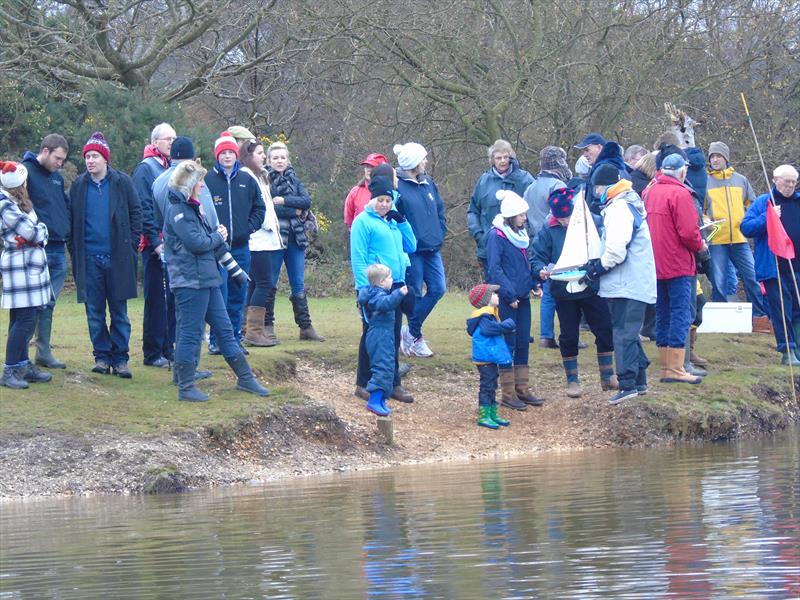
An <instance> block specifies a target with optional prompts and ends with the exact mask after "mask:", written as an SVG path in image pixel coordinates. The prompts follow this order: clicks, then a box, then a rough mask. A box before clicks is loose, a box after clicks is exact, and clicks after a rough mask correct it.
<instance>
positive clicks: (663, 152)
mask: <svg viewBox="0 0 800 600" xmlns="http://www.w3.org/2000/svg"><path fill="white" fill-rule="evenodd" d="M670 154H678V155H680V157H681V158H683V160H684V161H686V162H687V163H688V162H689V158H688V157H687V156H686V152H684V151H683V150H682V149H681V148H678V146H676V145H675V144H661V145H660V146H659V147H658V154H656V170H657V171H660V170H661V163H662V162H664V159H665V158H667V157H668V156H669V155H670Z"/></svg>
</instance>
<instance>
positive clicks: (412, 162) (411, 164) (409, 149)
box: [392, 142, 428, 171]
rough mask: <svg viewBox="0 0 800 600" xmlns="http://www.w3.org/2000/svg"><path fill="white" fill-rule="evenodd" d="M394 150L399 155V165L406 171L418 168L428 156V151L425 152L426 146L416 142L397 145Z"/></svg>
mask: <svg viewBox="0 0 800 600" xmlns="http://www.w3.org/2000/svg"><path fill="white" fill-rule="evenodd" d="M392 150H393V151H394V153H395V154H396V155H397V164H398V165H399V166H400V168H401V169H403V170H405V171H410V170H411V169H414V168H416V166H417V165H418V164H419V163H421V162H422V160H423V159H424V158H425V157H426V156H428V151H427V150H425V146H423V145H422V144H418V143H416V142H408V143H407V144H395V145H394V148H392Z"/></svg>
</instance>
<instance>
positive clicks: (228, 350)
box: [172, 287, 242, 365]
mask: <svg viewBox="0 0 800 600" xmlns="http://www.w3.org/2000/svg"><path fill="white" fill-rule="evenodd" d="M172 293H173V294H174V295H175V316H176V321H177V330H176V335H175V362H177V363H191V364H193V365H197V356H198V354H199V353H200V342H201V340H202V339H203V330H204V329H205V323H208V324H209V325H210V326H211V331H213V332H214V333H215V335H216V341H217V345H218V346H219V349H220V353H221V354H222V356H224V357H225V358H233V357H234V356H237V355H238V354H240V353H241V351H242V349H241V348H240V347H239V342H238V341H237V339H236V338H235V337H234V335H233V327H232V326H231V320H230V318H229V317H228V311H227V310H226V309H225V302H224V301H223V299H222V291H221V290H220V288H218V287H213V288H200V289H198V290H196V289H192V288H183V287H181V288H174V289H173V290H172Z"/></svg>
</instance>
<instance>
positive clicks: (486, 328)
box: [467, 283, 516, 429]
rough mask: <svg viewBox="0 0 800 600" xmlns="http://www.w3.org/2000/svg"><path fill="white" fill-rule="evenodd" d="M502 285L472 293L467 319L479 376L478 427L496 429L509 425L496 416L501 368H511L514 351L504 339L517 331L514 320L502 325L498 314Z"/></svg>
mask: <svg viewBox="0 0 800 600" xmlns="http://www.w3.org/2000/svg"><path fill="white" fill-rule="evenodd" d="M499 289H500V286H499V285H492V284H486V283H481V284H479V285H476V286H475V287H474V288H472V289H471V290H470V292H469V302H470V304H472V306H474V307H475V310H473V311H472V314H471V315H470V317H469V319H467V333H469V335H470V336H471V337H472V362H473V363H474V364H475V366H476V367H477V368H478V373H479V374H480V387H479V390H478V425H480V426H481V427H488V428H489V429H497V428H498V427H499V426H501V425H502V426H503V427H507V426H508V425H509V424H510V421H507V420H506V419H502V418H500V417H499V416H498V415H497V400H496V399H495V393H496V392H497V378H498V375H499V371H498V365H508V366H510V365H511V351H510V350H509V349H508V345H507V344H506V340H505V338H504V336H505V335H506V334H508V333H511V332H513V331H514V329H515V328H516V324H515V323H514V320H513V319H506V320H505V321H502V322H501V321H500V317H499V313H498V310H497V307H498V305H499V304H500V298H499V297H498V296H497V290H499Z"/></svg>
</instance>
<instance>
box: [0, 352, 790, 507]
mask: <svg viewBox="0 0 800 600" xmlns="http://www.w3.org/2000/svg"><path fill="white" fill-rule="evenodd" d="M475 384H476V382H475V378H474V377H471V376H470V377H466V376H465V375H464V374H463V373H451V372H447V371H446V370H441V371H434V372H431V373H426V374H425V376H421V375H416V376H415V375H412V376H410V377H409V379H408V381H407V387H408V388H409V389H410V390H411V391H412V392H413V393H414V394H415V395H416V396H417V402H415V403H414V404H410V405H405V404H399V403H392V405H393V408H394V414H393V423H394V434H395V445H394V446H392V447H387V446H385V445H384V443H383V439H382V437H381V435H380V434H379V433H378V431H377V429H376V426H375V418H374V416H372V415H370V414H369V413H367V412H366V411H365V410H364V405H363V402H361V401H359V400H357V399H356V398H354V397H353V396H352V389H353V388H352V374H351V373H345V372H341V371H337V370H336V369H334V368H332V367H330V366H329V365H325V364H319V363H315V364H313V365H312V364H309V363H304V362H299V363H298V365H297V369H296V379H295V380H294V385H295V387H296V388H297V389H298V391H299V392H301V393H302V394H303V395H304V396H305V397H306V398H307V400H306V401H305V402H304V403H302V404H298V405H287V406H284V407H282V408H281V409H280V410H277V411H273V412H271V413H260V414H254V415H252V416H251V417H249V418H248V419H244V420H241V421H240V422H238V423H235V424H232V425H228V426H225V427H207V428H204V429H201V430H197V431H190V432H173V433H165V434H160V435H157V436H134V435H129V434H121V433H119V432H115V431H113V430H101V431H93V432H91V433H89V434H85V435H80V436H69V435H64V434H58V433H54V432H48V431H37V432H33V433H31V434H30V435H25V436H22V435H14V436H6V437H4V438H3V439H0V461H1V462H2V463H3V465H4V468H3V470H2V472H0V497H3V498H19V497H32V496H48V495H55V494H86V493H142V492H148V491H153V492H156V491H157V492H168V491H181V490H185V489H191V488H199V487H209V486H219V485H229V484H236V483H247V482H254V481H255V482H258V481H269V480H274V479H279V478H284V477H292V476H300V475H308V474H315V473H326V472H335V471H349V470H362V469H369V468H380V467H384V466H388V465H395V464H410V463H419V462H439V461H460V460H470V459H476V458H491V457H508V456H518V455H525V454H532V453H536V452H541V451H564V450H574V449H583V448H590V447H641V446H653V445H658V444H669V443H674V442H681V441H692V442H696V441H719V440H728V439H735V438H739V437H744V436H753V435H760V434H767V433H771V432H774V431H776V430H779V429H781V428H784V427H786V426H787V425H789V424H791V423H792V422H797V421H798V420H800V411H798V407H797V406H796V405H794V404H793V401H792V399H791V396H790V395H789V392H788V390H784V391H781V390H779V389H777V388H775V387H772V386H769V385H758V386H755V387H754V388H753V389H752V390H751V393H752V402H750V403H748V402H744V403H741V406H740V408H739V409H737V410H735V411H731V410H719V411H716V412H715V411H714V410H696V411H692V410H688V411H687V410H679V408H677V407H675V406H674V405H673V404H670V403H667V402H660V401H659V388H658V385H656V386H653V389H652V390H651V393H650V394H648V395H647V396H644V397H641V398H639V399H637V400H635V401H632V402H629V403H623V404H621V405H619V406H616V407H612V406H608V404H607V403H606V402H605V396H606V395H607V394H601V393H600V391H599V382H591V381H588V382H586V383H585V384H584V388H585V391H586V393H585V394H584V397H583V398H579V399H569V398H567V397H566V395H564V394H563V390H562V389H561V386H560V385H558V384H557V383H556V380H555V379H554V380H553V381H541V382H538V384H537V385H538V389H539V390H540V392H541V391H544V392H545V395H546V397H547V398H548V402H547V403H546V405H545V406H544V407H542V408H541V409H536V410H533V409H530V410H528V411H526V412H523V413H516V412H512V411H507V412H506V413H505V414H506V415H507V416H509V412H510V413H511V414H510V417H511V420H512V425H511V426H510V427H508V428H505V429H501V430H498V431H490V430H486V429H482V428H478V427H476V426H475V424H474V413H475V400H474V398H475V397H476V390H475ZM593 385H594V386H595V387H596V388H597V389H593Z"/></svg>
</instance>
